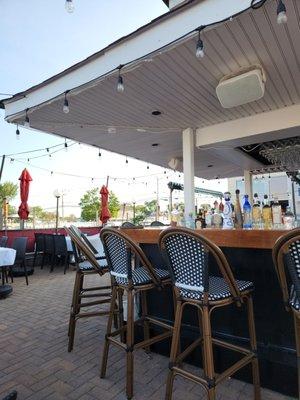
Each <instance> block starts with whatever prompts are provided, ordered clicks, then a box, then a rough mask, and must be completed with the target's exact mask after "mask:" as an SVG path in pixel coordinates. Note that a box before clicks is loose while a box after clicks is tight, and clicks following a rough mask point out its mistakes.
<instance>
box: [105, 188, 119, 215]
mask: <svg viewBox="0 0 300 400" xmlns="http://www.w3.org/2000/svg"><path fill="white" fill-rule="evenodd" d="M108 208H109V212H110V215H111V217H112V218H117V216H118V213H119V211H120V208H121V205H120V202H119V199H118V198H117V196H116V195H115V194H114V192H110V193H109V200H108Z"/></svg>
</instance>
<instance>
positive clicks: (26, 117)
mask: <svg viewBox="0 0 300 400" xmlns="http://www.w3.org/2000/svg"><path fill="white" fill-rule="evenodd" d="M24 126H26V127H27V128H29V127H30V121H29V117H28V108H27V109H26V116H25V122H24Z"/></svg>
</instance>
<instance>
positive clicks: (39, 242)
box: [32, 233, 45, 268]
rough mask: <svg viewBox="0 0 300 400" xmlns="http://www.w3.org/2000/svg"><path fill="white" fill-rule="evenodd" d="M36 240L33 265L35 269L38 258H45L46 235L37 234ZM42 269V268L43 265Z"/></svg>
mask: <svg viewBox="0 0 300 400" xmlns="http://www.w3.org/2000/svg"><path fill="white" fill-rule="evenodd" d="M34 238H35V249H34V255H33V264H32V265H33V268H34V267H35V263H36V259H37V257H40V256H42V257H43V256H44V250H45V234H44V233H35V234H34ZM41 268H42V263H41Z"/></svg>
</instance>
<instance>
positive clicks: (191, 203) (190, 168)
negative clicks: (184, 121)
mask: <svg viewBox="0 0 300 400" xmlns="http://www.w3.org/2000/svg"><path fill="white" fill-rule="evenodd" d="M194 150H195V133H194V130H193V129H192V128H187V129H185V130H184V131H182V153H183V173H184V210H185V218H186V219H187V218H188V216H189V214H191V213H192V214H193V216H194V215H195V184H194V177H195V160H194Z"/></svg>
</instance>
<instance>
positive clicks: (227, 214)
mask: <svg viewBox="0 0 300 400" xmlns="http://www.w3.org/2000/svg"><path fill="white" fill-rule="evenodd" d="M230 197H231V194H230V192H225V193H224V199H225V205H224V210H223V229H233V218H232V204H231V200H230Z"/></svg>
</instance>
